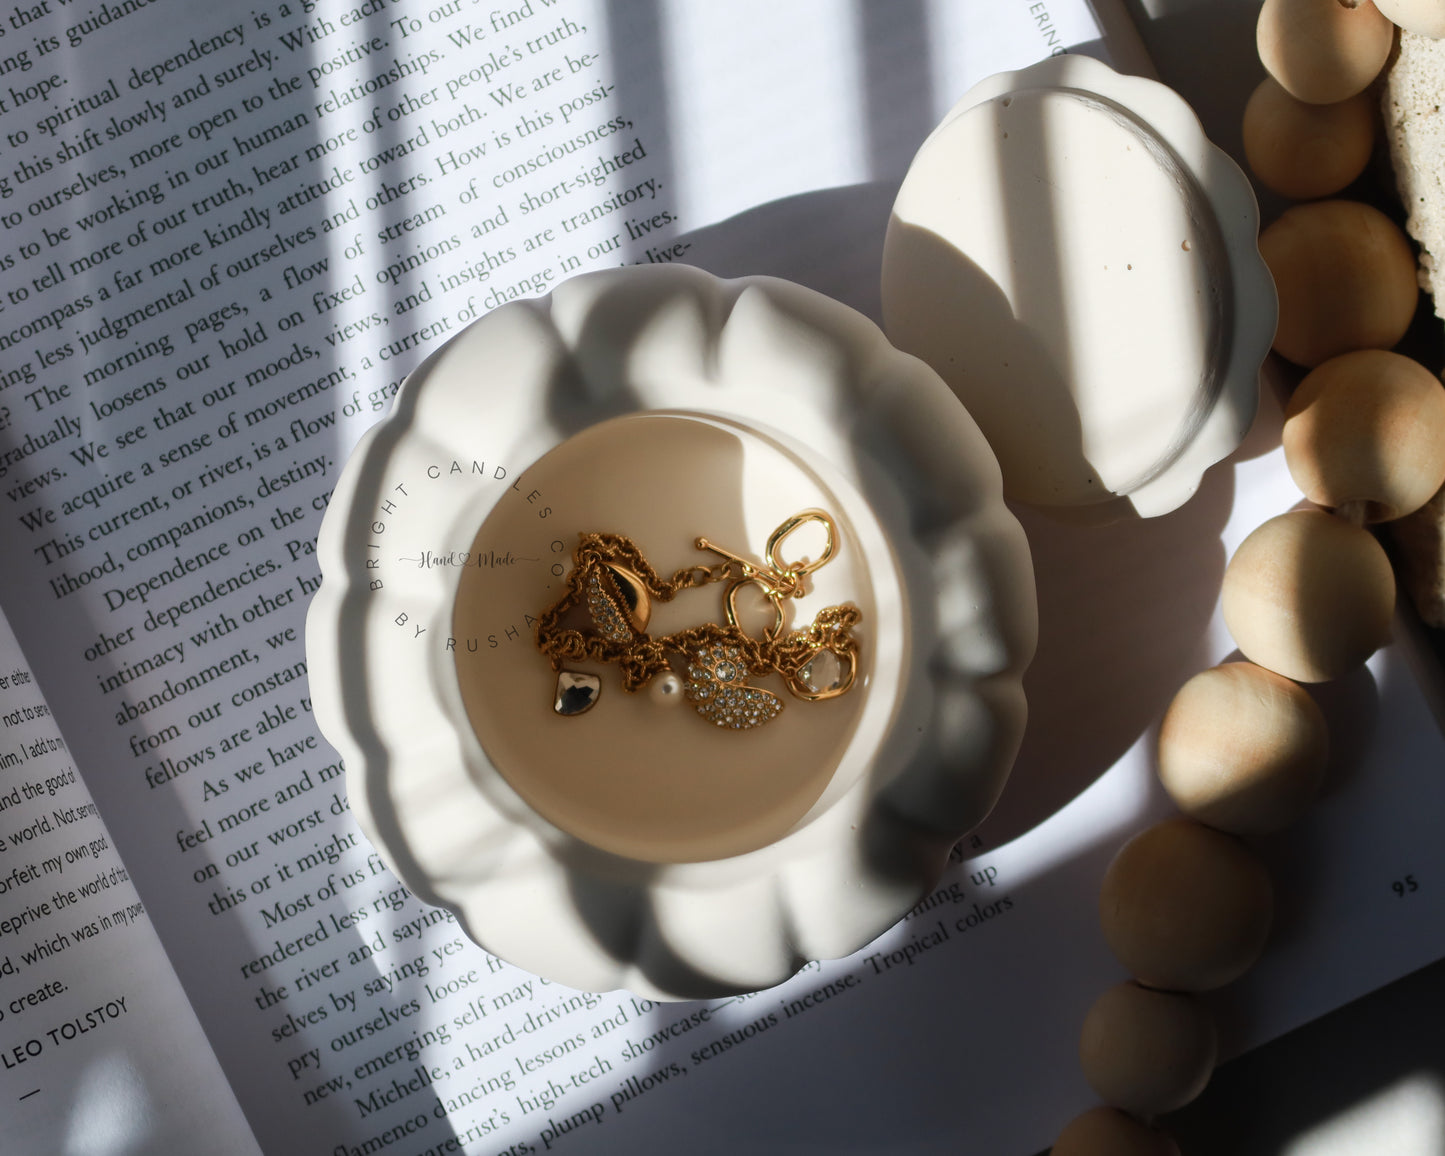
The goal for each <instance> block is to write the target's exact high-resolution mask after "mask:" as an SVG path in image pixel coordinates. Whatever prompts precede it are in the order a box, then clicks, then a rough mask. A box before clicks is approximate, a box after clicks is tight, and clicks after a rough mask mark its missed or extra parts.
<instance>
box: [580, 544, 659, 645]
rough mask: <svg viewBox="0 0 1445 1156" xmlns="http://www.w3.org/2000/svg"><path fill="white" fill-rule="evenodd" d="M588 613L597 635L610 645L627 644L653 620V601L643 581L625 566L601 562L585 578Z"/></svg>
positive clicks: (642, 632)
mask: <svg viewBox="0 0 1445 1156" xmlns="http://www.w3.org/2000/svg"><path fill="white" fill-rule="evenodd" d="M587 610H588V612H589V613H590V614H591V615H592V623H593V625H595V626H596V627H597V633H598V634H600V635H602V637H603V638H606V639H607V640H609V641H611V642H630V641H632V637H633V635H634V634H644V633H646V631H647V624H648V622H650V621H651V619H652V598H651V596H650V595H649V594H648V593H647V586H646V585H645V584H644V583H643V581H642V579H641V578H639V577H638V576H637V575H636V574H634V573H633V572H632V571H631V570H629V569H627V567H625V566H618V565H617V564H616V563H613V562H601V563H599V564H598V565H597V566H596V567H594V569H593V571H592V573H591V574H590V575H589V576H588V578H587Z"/></svg>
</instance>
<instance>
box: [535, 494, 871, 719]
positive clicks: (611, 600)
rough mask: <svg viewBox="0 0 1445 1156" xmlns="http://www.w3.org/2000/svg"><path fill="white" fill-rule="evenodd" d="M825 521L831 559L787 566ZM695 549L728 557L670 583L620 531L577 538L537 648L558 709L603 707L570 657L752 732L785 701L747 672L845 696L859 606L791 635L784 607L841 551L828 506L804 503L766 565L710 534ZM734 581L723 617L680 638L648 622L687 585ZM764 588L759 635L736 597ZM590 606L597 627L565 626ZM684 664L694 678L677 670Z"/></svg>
mask: <svg viewBox="0 0 1445 1156" xmlns="http://www.w3.org/2000/svg"><path fill="white" fill-rule="evenodd" d="M812 522H816V523H819V524H820V525H822V526H823V528H824V529H825V531H826V532H827V538H826V541H825V544H824V547H823V552H822V554H821V555H820V556H819V557H818V558H817V559H814V560H811V561H810V560H809V559H807V558H804V559H802V560H801V561H798V562H793V563H788V562H785V561H783V560H782V557H781V550H782V545H783V542H784V540H785V539H787V538H788V536H789V535H791V534H792V533H793V532H794V531H795V530H797V529H799V528H800V527H801V526H804V525H807V524H808V523H812ZM694 544H695V546H696V548H697V549H699V550H707V551H710V552H712V553H714V554H717V555H719V556H720V557H721V558H722V559H723V561H722V562H721V563H718V564H716V565H712V566H705V565H701V564H699V565H693V566H688V567H685V568H683V569H681V570H677V571H674V573H673V574H672V576H671V577H670V578H663V577H662V576H661V575H659V574H658V573H657V571H656V570H655V569H653V567H652V565H651V564H650V563H649V562H648V561H647V559H646V558H645V557H643V554H642V551H641V550H640V549H639V548H638V546H637V544H636V543H635V542H633V541H632V539H630V538H628V537H625V536H624V535H622V534H604V533H583V534H580V535H579V536H578V543H577V549H576V551H575V552H574V554H573V567H572V570H571V572H570V573H569V574H568V575H567V587H566V590H565V591H564V592H563V594H562V596H561V597H560V598H558V599H557V601H555V602H553V603H552V605H550V606H549V607H547V609H546V610H544V611H542V613H541V614H540V615H539V617H538V621H537V648H538V649H539V650H540V651H541V652H542V653H543V654H544V655H546V656H547V658H548V659H549V660H550V661H551V663H552V669H553V670H555V671H557V672H558V680H557V697H556V700H555V703H554V707H555V709H556V711H557V713H558V714H561V715H566V716H572V715H578V714H582V713H584V712H585V711H587V710H590V709H591V707H592V706H593V705H594V704H595V703H596V701H597V698H598V696H599V694H600V693H601V679H599V678H597V677H596V676H595V675H591V674H587V673H584V672H580V671H575V670H569V669H567V667H566V664H567V663H571V662H584V661H586V662H599V663H604V664H607V665H613V666H616V667H617V668H618V670H619V671H620V672H621V674H622V689H623V690H625V691H627V692H628V693H635V692H637V691H639V690H641V689H643V688H644V687H648V688H649V690H650V692H651V693H652V696H653V698H654V699H655V700H657V701H659V702H663V703H672V702H678V701H680V700H681V698H682V697H684V696H685V697H686V698H687V700H688V701H689V702H691V703H692V704H693V707H694V709H696V710H697V712H698V714H699V715H701V716H702V717H703V718H704V719H705V720H706V721H708V722H711V723H713V724H715V725H717V726H720V727H727V728H730V729H733V730H746V729H750V728H752V727H755V726H760V725H761V724H763V723H765V722H768V721H769V720H770V719H773V718H775V717H777V715H778V713H779V712H780V711H781V710H782V709H783V703H782V700H781V699H780V698H779V697H778V696H777V695H775V694H773V693H772V692H771V691H768V690H764V689H763V688H761V687H756V686H752V685H750V684H749V682H748V678H749V676H753V677H758V678H762V677H766V676H767V675H770V674H777V675H780V676H781V677H782V679H783V684H784V686H786V687H787V689H788V691H789V693H791V694H792V695H793V696H794V697H795V698H799V699H803V700H804V701H806V702H819V701H822V700H824V699H830V698H837V697H838V696H839V695H841V694H846V693H847V692H848V691H849V690H850V689H851V688H852V686H853V683H854V681H855V679H856V677H857V674H858V640H857V639H856V638H854V637H853V635H852V633H851V632H852V630H853V628H854V627H855V626H857V625H858V624H859V623H860V622H861V621H862V620H863V614H862V612H861V611H860V610H859V609H858V608H857V607H856V606H853V605H852V604H851V603H844V604H842V605H840V606H829V607H827V608H826V609H824V610H822V611H820V612H819V613H818V615H817V616H816V617H815V618H814V620H813V621H812V622H811V623H809V624H808V625H807V626H806V627H803V628H802V629H800V630H793V631H790V632H788V633H786V634H785V633H784V621H785V612H784V606H783V603H784V602H785V601H786V600H787V599H790V598H801V597H803V596H804V595H805V593H806V589H805V579H806V578H807V576H808V575H809V574H811V573H813V572H814V571H815V570H817V569H819V568H820V567H822V566H824V565H826V564H827V563H828V561H829V560H830V559H831V558H832V557H833V555H834V554H835V553H836V552H837V549H838V532H837V527H836V526H835V525H834V523H833V519H832V518H831V517H829V516H828V515H827V514H826V513H824V512H823V511H822V510H804V511H802V512H801V513H799V514H795V515H793V516H792V517H791V518H789V519H787V520H786V521H784V522H783V523H782V524H781V525H780V526H778V528H777V529H776V530H774V531H773V532H772V534H771V535H769V537H768V541H767V546H766V549H765V550H764V554H763V557H764V561H763V562H762V563H761V564H758V563H755V562H751V561H749V560H748V559H747V558H744V557H742V556H741V555H738V554H735V553H733V552H732V551H730V550H726V549H724V548H722V547H720V546H717V545H714V544H713V543H711V542H709V541H708V540H707V539H706V538H698V539H696V541H695V543H694ZM718 582H725V583H727V587H726V589H725V591H724V593H723V617H724V619H725V622H724V623H722V624H719V623H717V622H707V623H703V624H702V625H700V626H691V627H688V628H687V629H685V630H679V631H676V632H674V633H672V634H665V635H661V636H659V637H656V638H654V637H652V636H651V635H650V634H648V633H647V627H648V624H649V622H650V620H651V617H652V604H653V602H654V601H656V602H671V601H672V600H673V599H674V598H675V597H677V595H678V594H680V593H682V592H683V591H685V590H692V589H696V588H699V587H702V586H707V585H711V584H713V583H718ZM749 585H752V586H756V587H758V589H760V590H761V591H762V593H763V596H764V597H765V598H766V599H767V600H768V601H769V602H770V603H771V605H772V609H773V616H774V617H773V623H772V625H771V626H769V627H768V628H767V629H766V630H765V631H764V632H763V635H762V637H761V638H754V637H753V636H751V635H749V634H748V633H747V632H746V631H744V630H743V628H742V627H741V626H740V625H739V624H738V613H737V596H738V594H739V592H740V591H741V590H742V588H743V587H745V586H749ZM578 607H581V608H583V609H584V610H585V617H584V618H583V621H586V622H588V624H589V625H590V627H591V629H583V628H579V627H578V626H576V625H567V624H566V620H567V618H568V617H569V616H571V617H572V618H573V619H574V621H575V620H576V619H577V618H578V617H579V616H578V615H575V614H573V611H574V610H575V609H576V608H578ZM674 656H675V657H676V658H678V659H679V660H680V662H681V664H682V665H683V667H684V669H685V672H686V674H685V677H680V676H679V675H678V674H677V673H676V671H674V670H673V662H672V658H673V657H674Z"/></svg>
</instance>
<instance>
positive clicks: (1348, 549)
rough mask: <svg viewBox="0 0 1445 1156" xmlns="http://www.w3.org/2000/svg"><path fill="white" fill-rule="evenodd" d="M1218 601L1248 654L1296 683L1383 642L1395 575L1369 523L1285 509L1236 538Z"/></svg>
mask: <svg viewBox="0 0 1445 1156" xmlns="http://www.w3.org/2000/svg"><path fill="white" fill-rule="evenodd" d="M1220 600H1221V603H1222V608H1223V610H1224V624H1225V625H1226V626H1227V627H1229V633H1230V634H1232V635H1233V636H1234V641H1235V642H1236V643H1238V644H1239V649H1240V650H1241V651H1242V652H1243V653H1244V656H1245V657H1246V658H1248V659H1249V660H1250V661H1251V662H1257V663H1258V664H1259V665H1260V666H1263V667H1267V668H1268V669H1270V670H1272V671H1274V672H1275V673H1276V674H1282V675H1284V676H1285V677H1286V678H1292V679H1294V680H1295V681H1296V682H1327V681H1328V680H1330V679H1332V678H1338V677H1339V676H1340V675H1342V674H1344V673H1346V672H1347V671H1349V670H1352V669H1354V668H1355V667H1356V666H1358V665H1359V664H1360V663H1362V662H1364V661H1365V659H1367V658H1369V657H1370V655H1371V654H1373V653H1374V651H1375V650H1376V649H1377V648H1379V647H1381V646H1383V645H1384V644H1385V643H1386V642H1388V641H1389V638H1390V618H1391V616H1392V615H1393V614H1394V610H1395V575H1394V573H1393V572H1392V571H1391V569H1390V561H1389V559H1388V558H1386V557H1385V551H1384V550H1383V549H1381V547H1380V544H1379V543H1378V542H1376V541H1375V539H1374V537H1373V536H1372V535H1371V534H1370V532H1369V531H1368V530H1363V529H1361V528H1360V527H1358V526H1352V525H1350V524H1349V523H1348V522H1346V521H1344V520H1343V519H1341V518H1336V517H1335V516H1334V515H1332V514H1326V513H1324V512H1323V511H1321V510H1291V511H1290V512H1289V513H1288V514H1281V515H1280V516H1279V517H1277V518H1271V519H1270V520H1269V521H1268V522H1265V523H1264V525H1262V526H1260V527H1258V528H1257V529H1256V530H1255V531H1254V532H1253V533H1252V534H1250V535H1249V537H1248V538H1246V539H1245V540H1244V541H1243V542H1242V543H1240V546H1239V549H1238V550H1237V551H1235V554H1234V557H1233V558H1231V559H1230V561H1229V566H1228V568H1227V569H1226V570H1225V572H1224V583H1223V586H1222V588H1221V590H1220Z"/></svg>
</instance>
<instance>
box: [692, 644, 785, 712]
mask: <svg viewBox="0 0 1445 1156" xmlns="http://www.w3.org/2000/svg"><path fill="white" fill-rule="evenodd" d="M686 689H687V700H688V701H689V702H690V703H692V705H693V708H694V709H695V710H696V711H697V713H698V714H700V715H702V717H703V718H704V719H706V720H707V721H708V722H710V723H713V724H714V725H716V726H720V727H728V728H730V729H732V730H749V729H751V728H752V727H756V726H761V725H762V724H763V723H765V722H768V721H769V720H771V719H773V718H776V717H777V715H778V712H779V711H781V710H782V709H783V704H782V702H781V701H779V699H778V696H777V695H775V694H773V693H772V692H771V691H766V690H763V689H761V688H760V687H756V686H749V685H748V668H747V665H746V663H745V662H744V659H743V656H742V655H741V654H740V653H739V651H738V648H737V647H735V646H728V645H726V644H724V643H714V644H713V645H710V646H704V647H702V649H700V650H697V651H695V652H694V653H693V654H692V656H691V661H690V662H689V663H688V667H687V688H686Z"/></svg>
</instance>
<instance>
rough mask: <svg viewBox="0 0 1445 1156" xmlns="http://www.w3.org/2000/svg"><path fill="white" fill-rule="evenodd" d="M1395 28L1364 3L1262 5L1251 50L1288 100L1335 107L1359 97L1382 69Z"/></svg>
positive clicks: (1298, 0)
mask: <svg viewBox="0 0 1445 1156" xmlns="http://www.w3.org/2000/svg"><path fill="white" fill-rule="evenodd" d="M1394 42H1395V27H1394V25H1393V24H1391V23H1390V22H1389V21H1388V20H1386V19H1385V18H1384V16H1382V15H1381V14H1380V12H1379V10H1378V9H1377V8H1376V7H1375V6H1374V4H1372V3H1370V0H1362V3H1361V4H1360V5H1359V6H1358V7H1354V8H1346V7H1345V6H1344V5H1343V4H1341V3H1340V2H1339V0H1264V5H1263V6H1262V7H1261V8H1260V11H1259V22H1258V24H1256V25H1255V46H1256V47H1257V48H1258V49H1259V59H1260V61H1261V63H1263V65H1264V67H1265V71H1266V72H1268V73H1269V74H1270V75H1271V76H1272V77H1274V78H1275V79H1276V80H1277V81H1279V83H1280V84H1281V85H1282V86H1283V87H1284V89H1285V91H1287V92H1288V93H1289V94H1290V95H1291V96H1293V97H1294V98H1295V99H1297V100H1303V101H1307V102H1309V103H1310V104H1334V103H1335V102H1336V101H1341V100H1347V99H1349V98H1350V97H1352V96H1354V95H1355V93H1357V92H1363V91H1364V90H1365V89H1366V88H1368V87H1369V86H1370V82H1371V81H1373V80H1374V79H1375V77H1377V76H1378V75H1379V74H1380V69H1382V68H1384V66H1385V58H1386V57H1388V56H1389V55H1390V48H1391V46H1392V45H1393V44H1394Z"/></svg>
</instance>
